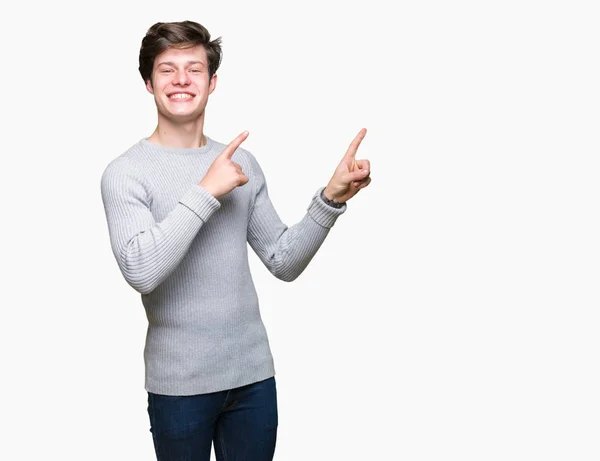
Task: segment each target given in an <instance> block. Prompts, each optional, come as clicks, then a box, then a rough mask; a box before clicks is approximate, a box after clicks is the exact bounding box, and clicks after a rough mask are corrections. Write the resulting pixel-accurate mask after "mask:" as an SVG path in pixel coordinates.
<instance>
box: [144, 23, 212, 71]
mask: <svg viewBox="0 0 600 461" xmlns="http://www.w3.org/2000/svg"><path fill="white" fill-rule="evenodd" d="M198 45H202V46H203V47H204V49H205V50H206V57H207V58H208V78H209V79H210V78H212V76H213V75H214V74H215V72H217V69H218V68H219V66H220V65H221V59H222V57H223V53H222V50H221V37H218V38H216V39H214V40H212V41H211V39H210V33H209V32H208V30H207V29H206V28H205V27H204V26H203V25H201V24H198V23H197V22H194V21H181V22H157V23H156V24H154V25H153V26H152V27H150V29H148V31H147V32H146V36H145V37H144V38H143V39H142V46H141V48H140V58H139V61H140V62H139V64H140V67H139V71H140V74H141V75H142V78H143V79H144V83H146V82H147V81H148V80H150V83H152V70H153V68H154V60H155V59H156V56H158V55H159V54H160V53H162V52H163V51H165V50H167V49H168V48H179V49H185V48H192V47H194V46H198Z"/></svg>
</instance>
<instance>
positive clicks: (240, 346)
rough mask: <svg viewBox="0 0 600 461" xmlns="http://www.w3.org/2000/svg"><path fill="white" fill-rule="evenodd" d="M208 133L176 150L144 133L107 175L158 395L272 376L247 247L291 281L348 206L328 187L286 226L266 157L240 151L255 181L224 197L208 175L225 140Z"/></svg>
mask: <svg viewBox="0 0 600 461" xmlns="http://www.w3.org/2000/svg"><path fill="white" fill-rule="evenodd" d="M206 139H207V143H206V145H204V146H202V147H198V148H172V147H166V146H161V145H158V144H154V143H151V142H149V141H148V139H147V138H142V139H141V140H140V141H138V142H137V143H135V144H134V145H132V146H131V147H130V148H129V149H127V150H126V151H125V152H124V153H123V154H121V155H120V156H118V157H116V158H114V159H113V160H112V161H111V162H110V163H109V164H108V165H107V167H106V168H105V170H104V172H103V174H102V178H101V193H102V200H103V204H104V209H105V212H106V219H107V224H108V232H109V236H110V244H111V247H112V251H113V254H114V257H115V259H116V261H117V263H118V266H119V269H120V270H121V273H122V274H123V277H124V278H125V280H126V281H127V283H128V284H129V285H131V287H133V288H134V289H135V290H136V291H138V292H139V293H141V300H142V304H143V306H144V309H145V311H146V317H147V319H148V330H147V333H146V343H145V347H144V364H145V389H146V390H147V391H149V392H153V393H156V394H165V395H195V394H203V393H208V392H215V391H221V390H226V389H231V388H234V387H239V386H243V385H246V384H251V383H254V382H257V381H260V380H263V379H267V378H270V377H271V376H274V375H275V367H274V363H273V357H272V355H271V350H270V347H269V341H268V338H267V332H266V329H265V326H264V324H263V322H262V319H261V315H260V309H259V301H258V296H257V293H256V289H255V286H254V282H253V280H252V276H251V273H250V267H249V263H248V245H247V244H249V245H250V247H251V248H252V250H253V251H254V252H255V253H256V254H257V256H258V257H259V259H260V260H261V261H262V263H263V264H264V265H265V266H266V267H267V269H268V270H269V271H270V272H271V273H272V274H273V275H274V276H275V277H277V278H278V279H280V280H283V281H286V282H291V281H293V280H295V279H296V278H297V277H298V276H299V275H300V274H301V273H302V271H304V269H305V268H306V267H307V265H308V264H309V262H310V261H311V259H312V258H313V256H314V255H315V253H316V252H317V250H318V249H319V247H320V246H321V244H322V243H323V241H324V240H325V238H326V237H327V234H328V233H329V230H330V229H331V227H332V226H333V225H334V223H335V221H336V219H337V218H338V216H340V215H341V214H342V213H344V212H345V211H346V208H347V205H345V204H344V206H343V207H341V208H334V207H332V206H329V205H327V204H326V203H325V202H324V201H323V200H322V199H321V191H322V190H323V189H324V187H321V188H319V189H318V190H317V191H316V193H315V194H314V196H313V197H312V199H311V201H310V203H309V205H308V208H307V212H306V214H305V215H304V216H303V218H302V219H301V220H300V221H299V222H298V223H296V224H294V225H292V226H291V227H288V226H287V225H286V224H284V223H283V222H282V221H281V219H280V217H279V215H278V214H277V212H276V210H275V208H274V207H273V204H272V203H271V200H270V198H269V194H268V190H267V183H266V181H265V177H264V174H263V171H262V170H261V167H260V166H259V164H258V162H257V160H256V158H255V157H254V156H253V155H252V154H251V153H250V152H249V151H248V150H246V149H243V148H241V147H240V148H238V149H237V150H236V151H235V152H234V154H233V156H232V160H233V161H234V162H236V163H239V164H240V166H241V167H242V170H243V172H244V174H246V176H248V179H249V181H248V182H247V183H246V184H244V185H243V186H240V187H236V188H235V189H233V190H232V191H231V192H229V193H228V194H225V195H223V196H221V197H219V198H218V199H217V198H215V197H214V196H212V195H211V194H210V193H209V192H208V191H207V190H206V189H204V188H203V187H202V186H200V185H199V182H200V180H201V179H202V178H203V177H204V175H205V174H206V172H207V170H208V168H209V166H210V165H211V163H212V162H213V160H214V159H215V157H216V156H217V155H219V154H220V153H221V152H222V151H223V149H225V147H226V145H225V144H222V143H220V142H217V141H215V140H213V139H212V138H210V137H206Z"/></svg>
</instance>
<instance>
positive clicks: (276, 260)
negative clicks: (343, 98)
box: [246, 130, 371, 282]
mask: <svg viewBox="0 0 600 461" xmlns="http://www.w3.org/2000/svg"><path fill="white" fill-rule="evenodd" d="M363 131H365V130H361V132H360V133H359V135H358V136H357V138H355V140H354V141H353V143H352V144H351V145H350V148H349V150H348V151H347V152H346V154H345V155H344V158H343V159H342V162H341V163H340V165H338V167H337V168H336V170H335V172H334V174H333V176H332V178H331V180H330V181H329V183H328V184H327V186H326V187H320V188H319V189H318V190H317V191H316V193H315V194H314V195H313V197H312V199H311V201H310V204H309V205H308V208H307V212H306V214H305V215H304V217H303V218H302V219H301V220H300V221H299V222H298V223H296V224H294V225H293V226H291V227H288V226H287V225H286V224H285V223H283V222H282V221H281V219H280V217H279V215H278V213H277V211H276V210H275V208H274V206H273V203H272V202H271V200H270V198H269V193H268V188H267V182H266V179H265V176H264V173H263V171H262V169H261V167H260V165H259V164H258V162H257V161H256V159H255V158H254V156H253V155H252V154H250V153H249V152H248V151H246V152H247V153H248V158H249V161H250V165H251V167H252V178H251V182H252V184H253V194H254V200H253V202H252V205H251V207H252V208H251V210H250V216H249V219H248V228H247V240H248V243H249V244H250V246H251V247H252V249H253V250H254V252H255V253H256V254H257V255H258V257H259V259H260V260H261V261H262V262H263V264H264V265H265V266H266V267H267V269H268V270H269V271H270V272H271V273H272V274H273V275H274V276H275V277H277V278H278V279H280V280H283V281H286V282H291V281H293V280H295V279H296V278H297V277H298V276H299V275H300V274H301V273H302V272H303V271H304V269H305V268H306V267H307V266H308V264H309V263H310V261H311V259H312V258H313V256H314V255H315V254H316V252H317V250H318V249H319V248H320V247H321V245H322V244H323V242H324V241H325V238H326V237H327V235H328V234H329V230H330V229H331V228H332V227H333V225H334V224H335V222H336V220H337V218H338V217H339V216H340V215H341V214H343V213H344V212H345V211H346V209H347V204H346V202H347V201H348V200H349V199H350V198H351V197H353V196H354V195H356V193H357V192H358V191H359V190H360V189H362V188H364V187H366V186H367V185H368V184H369V183H370V182H371V178H370V177H369V174H370V171H369V169H368V168H364V167H365V166H367V165H368V161H367V160H358V161H357V160H355V159H354V155H355V154H356V149H357V148H358V145H359V144H360V140H362V138H363V137H364V134H365V133H364V132H363ZM365 132H366V131H365ZM322 193H323V194H324V197H323V196H322V195H321V194H322ZM330 200H333V201H334V202H337V203H338V204H333V205H329V204H328V203H327V202H329V201H330Z"/></svg>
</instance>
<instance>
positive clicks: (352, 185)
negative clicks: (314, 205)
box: [324, 128, 371, 202]
mask: <svg viewBox="0 0 600 461" xmlns="http://www.w3.org/2000/svg"><path fill="white" fill-rule="evenodd" d="M366 134H367V130H366V128H363V129H362V130H360V131H359V132H358V134H357V135H356V137H355V138H354V140H353V141H352V143H351V144H350V147H348V150H347V151H346V154H345V155H344V157H343V158H342V161H341V162H340V164H339V165H338V166H337V168H336V169H335V172H334V173H333V176H332V177H331V179H330V180H329V183H328V184H327V187H325V191H324V193H325V196H326V197H327V198H328V199H330V200H335V201H336V202H347V201H348V200H350V199H351V198H352V197H354V196H355V195H356V194H357V193H358V191H359V190H361V189H364V188H365V187H367V186H368V185H369V184H370V183H371V177H370V176H369V175H370V174H371V163H370V162H369V161H368V160H356V151H357V150H358V146H359V145H360V143H361V141H362V140H363V138H364V137H365V135H366Z"/></svg>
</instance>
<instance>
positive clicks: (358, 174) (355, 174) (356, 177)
mask: <svg viewBox="0 0 600 461" xmlns="http://www.w3.org/2000/svg"><path fill="white" fill-rule="evenodd" d="M368 175H369V170H366V169H364V170H356V171H351V172H349V173H348V175H347V176H346V180H347V181H348V182H352V181H360V180H361V179H364V178H365V177H366V176H368Z"/></svg>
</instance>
